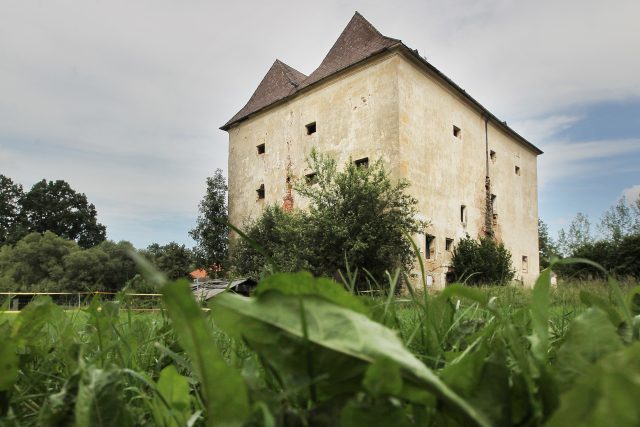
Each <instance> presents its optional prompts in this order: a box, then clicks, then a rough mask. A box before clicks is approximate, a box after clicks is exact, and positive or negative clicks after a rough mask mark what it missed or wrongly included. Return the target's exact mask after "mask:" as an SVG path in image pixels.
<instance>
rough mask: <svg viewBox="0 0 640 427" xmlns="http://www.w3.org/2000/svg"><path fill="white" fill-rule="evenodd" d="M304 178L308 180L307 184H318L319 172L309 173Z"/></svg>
mask: <svg viewBox="0 0 640 427" xmlns="http://www.w3.org/2000/svg"><path fill="white" fill-rule="evenodd" d="M304 179H305V181H306V182H307V185H313V184H316V183H317V182H318V174H316V173H315V172H311V173H308V174H306V175H305V176H304Z"/></svg>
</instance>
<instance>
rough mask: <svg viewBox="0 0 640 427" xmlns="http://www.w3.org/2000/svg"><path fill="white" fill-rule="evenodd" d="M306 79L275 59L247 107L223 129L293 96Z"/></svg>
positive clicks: (298, 72)
mask: <svg viewBox="0 0 640 427" xmlns="http://www.w3.org/2000/svg"><path fill="white" fill-rule="evenodd" d="M306 78H307V76H305V75H304V74H302V73H301V72H300V71H298V70H296V69H294V68H292V67H290V66H288V65H287V64H285V63H284V62H282V61H280V60H279V59H276V61H275V62H274V63H273V65H272V66H271V68H269V71H267V74H266V75H265V76H264V78H263V79H262V81H261V82H260V84H259V85H258V88H257V89H256V90H255V92H253V95H251V98H249V102H247V105H245V106H244V107H242V109H241V110H240V111H238V112H237V113H236V115H235V116H233V117H232V118H231V120H229V121H228V122H227V124H225V125H224V126H223V128H226V127H228V126H231V125H232V124H233V123H235V122H237V121H240V120H242V119H243V118H245V117H247V116H248V115H250V114H252V113H255V112H256V111H258V110H261V109H263V108H264V107H267V106H269V105H271V104H273V103H274V102H276V101H279V100H280V99H282V98H286V97H287V96H289V95H291V94H293V93H294V92H295V91H296V89H297V88H298V87H299V86H300V84H301V83H302V81H303V80H305V79H306Z"/></svg>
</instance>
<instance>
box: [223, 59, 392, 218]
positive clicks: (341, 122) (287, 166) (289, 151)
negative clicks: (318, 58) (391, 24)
mask: <svg viewBox="0 0 640 427" xmlns="http://www.w3.org/2000/svg"><path fill="white" fill-rule="evenodd" d="M397 66H398V58H397V56H394V57H387V58H384V59H382V60H375V61H372V62H370V63H368V64H366V65H365V66H363V67H360V68H359V69H357V70H354V71H352V72H350V73H348V74H346V75H341V76H339V78H334V79H332V80H331V81H328V82H326V83H324V84H322V85H320V86H318V87H316V88H314V89H313V90H311V91H308V92H304V93H301V94H300V95H298V96H296V97H295V98H293V99H291V100H289V101H288V102H286V103H284V104H281V105H278V106H276V107H275V108H272V109H270V110H268V111H265V112H262V113H258V114H257V115H256V116H255V117H253V118H250V119H249V120H246V121H243V122H241V123H239V124H238V125H237V126H234V127H232V128H231V129H230V130H229V195H230V197H229V218H230V221H231V222H232V223H234V224H242V223H243V221H244V220H245V219H246V218H249V217H256V216H257V215H258V214H259V212H260V210H261V209H262V207H263V206H265V205H266V204H272V203H277V204H280V205H281V204H282V200H283V197H284V196H285V194H286V191H287V184H286V177H287V170H289V171H290V173H291V175H292V176H293V177H294V178H299V177H303V176H304V175H305V174H307V173H310V172H312V171H310V170H309V169H308V168H307V165H306V158H307V156H308V154H309V152H310V151H311V149H312V147H315V148H316V149H317V150H318V151H319V152H322V153H327V154H329V155H331V156H332V157H334V158H335V159H336V160H337V162H338V165H339V166H340V165H343V164H344V163H345V162H346V161H347V160H348V159H349V156H351V157H352V159H353V160H357V159H360V158H363V157H369V159H371V160H373V159H377V158H382V159H383V160H384V162H385V167H387V168H388V169H389V170H393V164H392V161H391V159H392V157H394V156H395V153H397V145H398V91H397V72H396V69H397ZM311 122H316V133H314V134H312V135H307V130H306V127H305V126H306V125H307V124H309V123H311ZM263 143H264V144H265V151H266V152H265V153H264V154H258V152H257V149H256V146H257V145H259V144H263ZM260 184H264V185H265V199H264V200H260V201H258V200H257V193H256V189H257V188H258V187H259V186H260ZM294 205H295V206H296V207H304V206H305V205H306V204H305V201H304V200H302V199H301V197H300V196H297V195H296V194H295V193H294Z"/></svg>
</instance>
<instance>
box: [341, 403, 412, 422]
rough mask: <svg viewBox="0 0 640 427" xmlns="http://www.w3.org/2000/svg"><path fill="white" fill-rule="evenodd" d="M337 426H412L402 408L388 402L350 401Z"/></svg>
mask: <svg viewBox="0 0 640 427" xmlns="http://www.w3.org/2000/svg"><path fill="white" fill-rule="evenodd" d="M338 425H339V426H340V427H363V426H371V427H374V426H381V427H382V426H394V427H408V426H411V425H413V424H412V423H411V421H410V420H409V418H408V417H407V414H406V412H405V410H404V408H402V407H401V406H399V405H393V404H392V403H391V402H389V401H384V402H376V403H360V402H356V401H350V402H349V403H347V405H346V406H345V407H344V409H343V410H342V413H341V414H340V422H339V424H338Z"/></svg>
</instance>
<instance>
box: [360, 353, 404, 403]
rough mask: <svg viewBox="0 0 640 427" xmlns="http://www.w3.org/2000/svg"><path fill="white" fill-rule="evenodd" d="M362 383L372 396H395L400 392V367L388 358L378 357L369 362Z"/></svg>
mask: <svg viewBox="0 0 640 427" xmlns="http://www.w3.org/2000/svg"><path fill="white" fill-rule="evenodd" d="M362 385H363V386H364V388H365V389H366V390H367V391H368V392H369V393H370V394H371V395H372V396H385V395H390V396H394V395H395V396H397V395H399V394H400V393H401V392H402V375H401V372H400V367H399V366H398V365H397V364H396V363H394V362H393V361H391V360H389V359H379V360H376V361H375V362H373V364H371V365H370V366H369V367H368V368H367V370H366V372H365V374H364V379H363V380H362Z"/></svg>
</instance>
